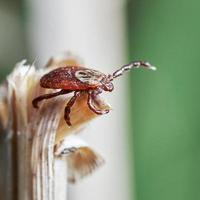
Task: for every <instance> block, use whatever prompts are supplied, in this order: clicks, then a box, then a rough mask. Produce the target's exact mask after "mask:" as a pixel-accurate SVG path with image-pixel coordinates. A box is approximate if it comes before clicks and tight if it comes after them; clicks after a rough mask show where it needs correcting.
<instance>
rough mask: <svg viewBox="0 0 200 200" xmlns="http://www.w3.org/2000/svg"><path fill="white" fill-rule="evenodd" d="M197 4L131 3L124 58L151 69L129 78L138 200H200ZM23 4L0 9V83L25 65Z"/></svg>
mask: <svg viewBox="0 0 200 200" xmlns="http://www.w3.org/2000/svg"><path fill="white" fill-rule="evenodd" d="M199 10H200V1H198V0H192V1H186V0H168V1H164V0H152V1H148V0H132V1H128V6H127V25H128V26H127V28H128V45H129V50H130V51H129V55H130V56H129V58H130V60H132V59H139V58H144V59H146V60H149V61H151V63H153V64H155V65H156V66H157V68H158V70H157V71H156V72H155V73H152V72H145V73H143V72H142V71H134V72H133V73H132V75H131V78H130V88H129V90H130V93H131V95H132V96H131V98H132V99H131V102H132V103H131V105H130V107H131V114H130V115H131V116H130V124H131V126H133V127H132V128H131V129H130V130H132V131H130V137H131V145H132V146H133V149H132V151H133V152H134V154H133V153H132V151H131V153H130V156H132V160H133V161H134V167H135V168H134V169H135V170H134V173H133V177H134V178H133V183H134V186H133V187H134V188H135V189H134V196H135V199H136V200H188V199H190V200H197V199H200V190H199V186H200V172H199V169H200V145H199V141H200V136H199V133H200V131H199V130H200V125H199V118H198V117H199V115H200V106H199V101H200V92H199V89H198V85H199V72H200V69H199V68H200V67H199V60H200V55H199V52H200V40H199V36H200V25H199V19H200V11H199ZM24 13H25V10H24V3H23V2H22V1H20V0H15V1H11V0H7V1H3V0H1V1H0V23H1V28H0V47H1V50H0V70H1V73H0V78H1V80H2V79H3V78H4V77H5V74H7V73H8V72H9V71H10V70H11V67H12V66H13V65H14V64H15V63H16V62H17V61H19V60H21V59H23V58H27V56H28V44H27V42H26V34H25V27H24V22H25V18H24Z"/></svg>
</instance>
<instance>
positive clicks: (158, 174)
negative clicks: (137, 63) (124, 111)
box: [128, 0, 200, 200]
mask: <svg viewBox="0 0 200 200" xmlns="http://www.w3.org/2000/svg"><path fill="white" fill-rule="evenodd" d="M199 8H200V1H198V0H192V1H186V0H168V1H165V0H152V1H148V0H133V1H131V2H130V5H129V9H128V28H129V39H130V43H129V44H130V58H131V59H132V58H145V59H146V60H149V61H151V62H152V63H153V64H155V65H156V66H157V68H158V70H157V71H156V73H150V72H149V73H143V72H142V71H137V72H136V71H134V72H133V74H132V76H131V82H130V84H131V94H132V102H133V103H132V105H131V108H132V112H131V113H132V114H131V119H132V120H133V121H132V124H133V129H132V130H133V132H132V133H131V137H132V141H133V144H134V145H133V146H134V152H135V154H134V163H135V164H134V165H135V174H134V176H135V187H136V190H135V193H136V197H137V198H136V199H137V200H161V199H162V200H188V199H190V200H197V199H200V190H199V186H200V172H199V169H200V144H199V143H200V125H199V124H200V123H199V116H200V106H199V102H200V92H199V89H198V85H199V82H200V81H199V73H200V64H199V61H200V53H199V52H200V40H199V36H200V26H199V19H200V12H199Z"/></svg>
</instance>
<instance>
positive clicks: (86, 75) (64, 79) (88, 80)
mask: <svg viewBox="0 0 200 200" xmlns="http://www.w3.org/2000/svg"><path fill="white" fill-rule="evenodd" d="M140 66H143V67H145V68H149V69H153V70H155V69H156V68H155V67H153V66H152V65H150V64H149V63H148V62H144V61H134V62H131V63H129V64H127V65H124V66H122V67H121V68H120V69H118V70H117V71H115V72H114V73H113V74H112V75H105V74H103V73H101V72H99V71H97V70H93V69H89V68H85V67H81V66H66V67H60V68H57V69H55V70H53V71H50V72H49V73H47V74H45V75H44V76H43V77H42V78H41V79H40V86H41V87H43V88H50V89H60V91H59V92H55V93H50V94H44V95H41V96H39V97H37V98H35V99H34V100H33V101H32V104H33V106H34V107H35V108H38V102H40V101H42V100H44V99H49V98H53V97H56V96H59V95H64V94H68V93H71V92H74V95H73V96H72V98H71V99H70V100H69V101H68V103H67V105H66V107H65V112H64V118H65V121H66V123H67V124H68V125H69V126H71V122H70V111H71V107H72V106H73V105H74V103H75V102H76V99H77V98H78V96H80V95H81V93H83V92H84V93H85V92H86V93H87V94H88V101H87V104H88V107H89V108H90V109H91V110H92V111H93V112H94V113H96V114H98V115H102V114H106V113H108V112H109V110H99V109H97V108H96V107H95V104H97V105H98V98H97V96H98V95H99V94H100V93H102V92H103V91H108V92H111V91H113V89H114V86H113V83H112V81H113V79H115V78H117V77H118V76H121V75H122V74H123V73H124V71H127V70H130V69H132V68H139V67H140Z"/></svg>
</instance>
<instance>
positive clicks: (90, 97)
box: [87, 90, 109, 115]
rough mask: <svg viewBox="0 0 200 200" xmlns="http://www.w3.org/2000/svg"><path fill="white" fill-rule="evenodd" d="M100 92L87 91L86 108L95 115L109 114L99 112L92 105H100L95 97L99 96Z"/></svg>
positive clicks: (105, 111)
mask: <svg viewBox="0 0 200 200" xmlns="http://www.w3.org/2000/svg"><path fill="white" fill-rule="evenodd" d="M101 92H102V91H101V90H96V91H88V101H87V104H88V107H89V108H90V110H92V111H93V112H94V113H96V114H97V115H103V114H107V113H108V112H109V110H99V109H97V108H96V107H95V105H94V104H93V103H94V102H96V103H97V104H100V103H99V102H98V100H97V95H99V94H100V93H101Z"/></svg>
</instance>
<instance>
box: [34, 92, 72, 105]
mask: <svg viewBox="0 0 200 200" xmlns="http://www.w3.org/2000/svg"><path fill="white" fill-rule="evenodd" d="M70 92H72V91H71V90H60V91H59V92H55V93H50V94H44V95H41V96H38V97H36V98H35V99H33V101H32V104H33V107H34V108H39V107H38V102H40V101H42V100H44V99H50V98H53V97H56V96H59V95H62V94H68V93H70Z"/></svg>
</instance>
